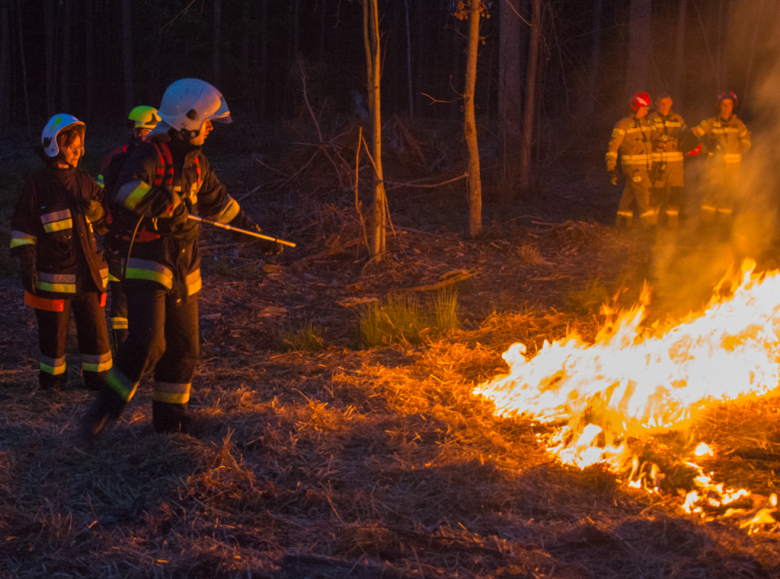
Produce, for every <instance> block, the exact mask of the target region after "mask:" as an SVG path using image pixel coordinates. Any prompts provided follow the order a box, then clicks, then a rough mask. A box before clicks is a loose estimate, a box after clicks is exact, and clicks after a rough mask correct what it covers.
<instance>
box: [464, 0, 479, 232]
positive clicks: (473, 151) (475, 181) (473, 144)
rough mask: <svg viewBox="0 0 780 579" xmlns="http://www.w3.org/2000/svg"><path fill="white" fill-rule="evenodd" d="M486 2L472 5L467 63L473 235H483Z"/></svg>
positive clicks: (466, 115)
mask: <svg viewBox="0 0 780 579" xmlns="http://www.w3.org/2000/svg"><path fill="white" fill-rule="evenodd" d="M481 9H482V0H471V2H470V3H469V48H468V57H467V62H466V86H465V89H464V92H463V112H464V115H465V122H464V128H465V132H466V143H467V144H468V147H469V235H471V237H475V236H477V235H479V234H480V233H482V179H481V177H480V172H479V145H478V143H477V119H476V116H475V114H474V85H476V83H477V51H478V50H479V19H480V10H481Z"/></svg>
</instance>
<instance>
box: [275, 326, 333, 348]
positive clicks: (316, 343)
mask: <svg viewBox="0 0 780 579" xmlns="http://www.w3.org/2000/svg"><path fill="white" fill-rule="evenodd" d="M279 341H280V342H281V346H282V349H283V350H284V351H285V352H291V351H304V352H317V351H319V350H322V345H323V339H322V328H320V327H319V326H315V325H314V323H313V322H311V321H309V322H301V323H300V325H299V326H298V327H297V328H289V329H287V330H284V331H282V333H281V334H280V335H279Z"/></svg>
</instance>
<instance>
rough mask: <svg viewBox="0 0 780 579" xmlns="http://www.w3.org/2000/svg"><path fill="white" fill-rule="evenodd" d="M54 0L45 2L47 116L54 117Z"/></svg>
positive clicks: (44, 0)
mask: <svg viewBox="0 0 780 579" xmlns="http://www.w3.org/2000/svg"><path fill="white" fill-rule="evenodd" d="M54 24H55V21H54V0H43V28H44V35H45V38H44V48H45V51H46V115H47V116H49V117H51V116H53V115H54V106H55V103H54V95H55V92H54V91H55V85H54V83H55V80H56V68H55V66H56V64H55V63H56V54H55V53H54V50H55V43H54Z"/></svg>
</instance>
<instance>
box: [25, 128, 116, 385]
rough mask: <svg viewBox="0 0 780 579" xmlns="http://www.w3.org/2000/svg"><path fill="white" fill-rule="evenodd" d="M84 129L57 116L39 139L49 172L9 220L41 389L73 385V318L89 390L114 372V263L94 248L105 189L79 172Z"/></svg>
mask: <svg viewBox="0 0 780 579" xmlns="http://www.w3.org/2000/svg"><path fill="white" fill-rule="evenodd" d="M84 133H85V125H84V123H82V122H81V121H79V120H78V119H77V118H76V117H74V116H71V115H68V114H58V115H54V116H53V117H52V118H51V119H49V122H48V123H46V127H44V129H43V133H42V135H41V144H42V149H43V152H42V157H43V158H44V159H45V161H46V166H45V167H44V168H43V169H41V170H40V171H38V172H37V173H35V174H33V175H32V176H31V177H30V178H29V179H28V180H27V181H26V182H25V184H24V186H23V188H22V193H21V195H20V196H19V200H18V202H17V204H16V209H15V210H14V214H13V217H12V220H11V227H12V229H13V231H12V233H11V252H12V253H13V254H15V255H16V256H17V257H18V258H19V264H20V269H21V277H22V285H23V286H24V303H25V304H27V305H28V306H31V307H32V308H34V309H35V316H36V318H37V319H38V343H39V346H40V350H41V359H40V373H39V378H38V380H39V384H40V386H41V388H42V389H52V388H62V387H64V386H65V384H66V382H67V367H66V362H65V353H66V352H65V350H66V346H67V340H68V325H69V322H70V313H71V311H72V312H73V315H74V317H75V319H76V328H77V330H78V346H79V351H80V353H81V360H82V363H81V369H82V376H83V378H84V385H85V386H86V387H87V388H88V389H90V390H97V389H99V388H100V387H101V384H102V383H103V378H104V377H105V375H106V372H107V371H108V369H109V368H111V363H112V359H111V347H110V344H109V340H108V330H107V328H106V319H105V314H104V310H103V308H104V306H105V303H106V293H105V292H106V282H107V280H108V265H107V264H106V262H105V260H104V259H103V254H102V253H101V252H100V251H99V250H98V247H97V243H96V242H95V232H96V231H97V232H98V233H105V231H106V229H105V219H106V211H105V208H104V207H103V204H102V200H103V190H102V189H101V188H100V187H99V186H98V184H97V183H96V182H95V181H94V179H92V177H90V176H89V174H88V173H87V172H86V171H83V170H81V169H78V168H77V167H76V166H77V165H78V162H79V159H80V158H81V156H82V155H83V154H84Z"/></svg>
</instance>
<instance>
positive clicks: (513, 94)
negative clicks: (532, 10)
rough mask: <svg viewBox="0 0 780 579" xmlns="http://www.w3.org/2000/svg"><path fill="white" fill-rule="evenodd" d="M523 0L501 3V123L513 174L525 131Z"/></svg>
mask: <svg viewBox="0 0 780 579" xmlns="http://www.w3.org/2000/svg"><path fill="white" fill-rule="evenodd" d="M519 14H520V0H505V1H503V2H501V3H500V4H499V20H500V22H499V53H498V118H499V126H500V127H501V130H502V134H501V149H502V151H501V153H502V159H501V167H502V174H503V176H504V178H509V177H510V173H511V172H512V168H514V167H516V165H517V163H516V159H517V158H518V157H519V155H520V138H521V135H522V128H521V126H522V119H523V113H522V110H523V109H522V104H523V98H522V80H521V76H522V73H521V67H520V31H521V27H522V26H524V24H523V22H522V20H520V16H519Z"/></svg>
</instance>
